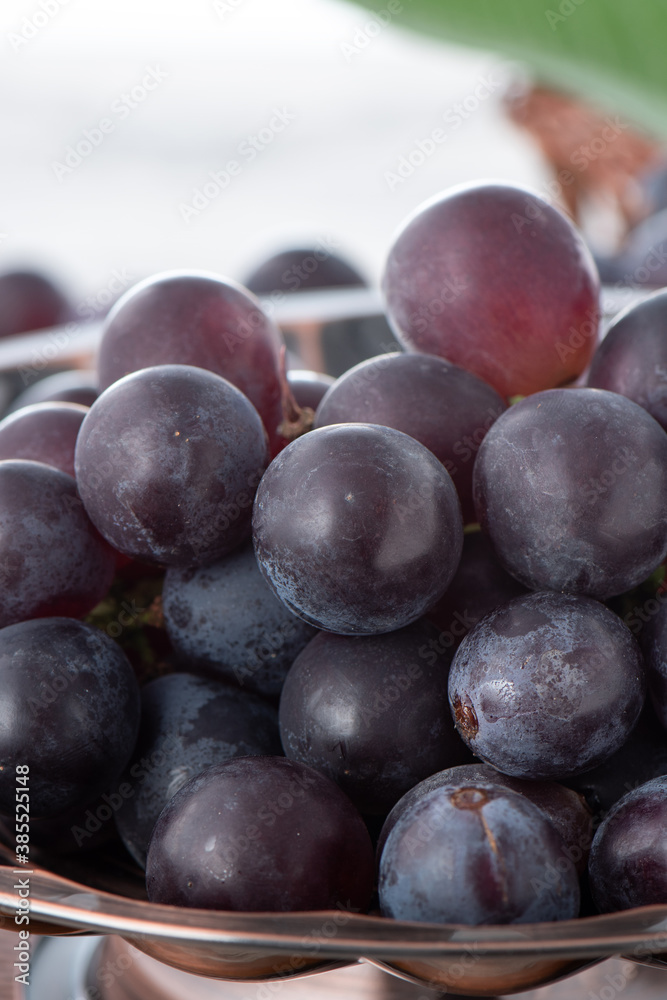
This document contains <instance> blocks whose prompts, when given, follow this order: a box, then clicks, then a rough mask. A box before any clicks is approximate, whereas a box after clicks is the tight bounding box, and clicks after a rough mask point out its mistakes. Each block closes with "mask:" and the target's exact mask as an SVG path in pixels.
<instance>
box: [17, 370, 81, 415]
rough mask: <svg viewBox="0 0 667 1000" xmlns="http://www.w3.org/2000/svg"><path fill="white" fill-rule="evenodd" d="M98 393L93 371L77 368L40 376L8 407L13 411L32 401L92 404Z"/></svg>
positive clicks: (28, 404)
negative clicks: (44, 376)
mask: <svg viewBox="0 0 667 1000" xmlns="http://www.w3.org/2000/svg"><path fill="white" fill-rule="evenodd" d="M98 395H99V392H98V389H97V375H96V374H95V372H91V371H79V370H78V369H73V370H72V371H67V372H56V373H55V375H47V376H46V378H40V379H39V381H37V382H35V383H34V384H33V385H30V386H28V388H27V389H24V390H23V392H22V393H21V394H20V395H19V396H17V397H16V399H15V400H14V401H13V403H12V405H11V406H10V407H9V412H10V413H13V412H14V411H15V410H20V409H21V407H22V406H32V405H33V404H34V403H78V404H79V406H92V405H93V403H94V402H95V400H96V399H97V397H98Z"/></svg>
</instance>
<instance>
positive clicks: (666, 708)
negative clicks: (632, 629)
mask: <svg viewBox="0 0 667 1000" xmlns="http://www.w3.org/2000/svg"><path fill="white" fill-rule="evenodd" d="M641 644H642V649H643V650H644V657H645V661H646V677H647V680H648V690H649V695H650V698H651V703H652V705H653V708H654V710H655V714H656V715H657V717H658V719H659V721H660V723H661V724H662V726H663V727H664V728H665V729H667V605H666V604H660V605H659V607H658V608H657V610H656V611H655V612H654V614H653V617H652V618H651V619H650V621H649V622H648V623H647V624H646V626H645V628H644V629H643V630H642V634H641Z"/></svg>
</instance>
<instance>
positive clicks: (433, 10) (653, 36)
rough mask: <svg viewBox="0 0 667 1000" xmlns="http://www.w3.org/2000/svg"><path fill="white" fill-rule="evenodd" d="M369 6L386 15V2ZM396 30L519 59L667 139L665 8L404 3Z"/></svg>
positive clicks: (571, 0) (649, 3)
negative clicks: (410, 31)
mask: <svg viewBox="0 0 667 1000" xmlns="http://www.w3.org/2000/svg"><path fill="white" fill-rule="evenodd" d="M365 6H367V7H369V8H372V9H373V10H375V11H378V12H379V11H384V12H385V17H384V18H383V20H386V19H387V15H386V12H387V11H388V10H391V8H388V7H387V0H367V2H366V4H365ZM393 7H394V10H395V11H396V12H395V13H394V14H393V15H392V17H391V23H392V25H394V26H395V27H400V26H405V27H409V28H414V29H417V30H419V31H421V32H422V33H424V34H427V35H430V36H434V35H435V36H437V37H440V38H443V39H446V40H448V41H451V42H463V43H464V44H468V45H474V46H476V47H481V48H487V49H492V50H494V51H496V52H499V53H501V54H502V55H505V56H509V57H511V58H515V59H519V60H521V61H522V62H524V63H525V64H527V65H528V67H530V68H531V69H532V70H533V71H534V72H535V74H536V76H537V77H538V78H539V79H540V80H541V81H542V82H545V83H550V84H552V85H554V86H556V87H558V88H559V89H561V90H566V91H569V92H571V93H578V94H579V95H580V96H582V97H585V98H586V99H588V100H589V101H591V100H592V101H594V102H596V103H598V104H600V105H601V106H603V107H606V108H608V109H612V110H613V111H614V112H615V113H618V114H620V115H625V116H627V117H628V118H629V119H630V120H631V121H633V122H636V123H637V124H640V125H644V126H645V127H646V128H647V129H648V130H650V131H653V132H655V133H656V134H657V135H659V136H667V53H666V51H665V50H666V48H667V0H634V2H633V0H544V2H542V0H401V2H400V8H399V7H398V6H397V5H396V4H394V5H393Z"/></svg>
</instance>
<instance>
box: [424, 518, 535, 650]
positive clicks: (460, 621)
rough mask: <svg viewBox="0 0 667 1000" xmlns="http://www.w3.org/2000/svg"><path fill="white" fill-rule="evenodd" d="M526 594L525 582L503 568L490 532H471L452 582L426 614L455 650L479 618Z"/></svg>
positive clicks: (442, 640) (443, 638)
mask: <svg viewBox="0 0 667 1000" xmlns="http://www.w3.org/2000/svg"><path fill="white" fill-rule="evenodd" d="M525 593H527V590H526V588H525V587H524V586H523V584H521V583H519V581H518V580H515V578H514V577H513V576H510V574H509V573H508V572H507V570H505V569H504V568H503V566H502V564H501V562H500V560H499V559H498V556H497V555H496V552H495V549H494V548H493V544H492V542H491V539H490V538H489V537H488V535H484V534H482V532H481V531H470V532H468V533H467V534H466V535H464V538H463V553H462V554H461V562H460V563H459V567H458V569H457V571H456V573H455V574H454V577H453V579H452V582H451V583H450V585H449V587H448V588H447V590H446V591H445V593H444V594H443V596H442V597H441V598H440V600H439V601H438V603H437V604H435V605H434V606H433V607H432V608H431V609H430V610H429V611H428V612H427V614H426V617H427V618H428V620H429V621H430V622H433V624H434V625H435V626H436V627H437V628H438V629H440V643H441V645H442V646H443V647H444V648H446V649H451V650H452V652H453V651H454V650H455V649H456V648H457V646H459V645H460V643H461V640H462V639H463V636H464V635H467V634H468V632H469V631H470V629H471V628H472V627H473V625H476V624H477V622H478V621H479V620H480V618H483V617H484V615H488V613H489V612H490V611H495V609H496V608H497V607H498V605H499V604H505V603H507V601H511V600H512V598H513V597H520V596H521V594H525Z"/></svg>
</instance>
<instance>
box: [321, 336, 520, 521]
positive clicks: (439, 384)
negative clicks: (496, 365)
mask: <svg viewBox="0 0 667 1000" xmlns="http://www.w3.org/2000/svg"><path fill="white" fill-rule="evenodd" d="M506 408H507V407H506V404H505V402H504V401H503V399H502V398H501V397H500V396H499V395H498V393H497V392H496V391H495V389H492V388H491V386H490V385H487V384H486V383H485V382H482V380H481V379H479V378H477V377H476V376H475V375H472V374H471V373H470V372H468V371H465V370H464V369H463V368H458V367H457V366H456V365H451V364H449V363H448V362H447V361H445V360H444V359H443V358H436V357H435V356H433V355H427V354H384V355H381V356H380V357H377V358H371V359H370V360H369V361H362V362H361V364H358V365H355V367H354V368H351V369H350V370H349V371H348V372H346V373H345V374H344V375H342V376H341V377H340V378H339V379H338V380H337V381H336V383H335V384H334V385H333V386H332V387H331V389H329V391H328V392H327V394H326V396H325V398H324V399H323V400H322V402H321V403H320V405H319V407H318V408H317V412H316V414H315V424H314V426H315V427H326V426H327V425H328V424H340V423H371V424H382V425H384V426H387V427H394V428H395V429H396V430H398V431H403V433H404V434H409V435H410V436H411V437H413V438H416V439H417V441H421V443H422V444H423V445H426V447H427V448H428V449H429V450H430V451H432V452H433V454H434V455H435V456H436V458H438V459H440V461H441V462H442V464H443V465H444V467H445V468H446V469H447V472H448V473H449V474H450V476H451V477H452V479H453V480H454V485H455V486H456V489H457V491H458V494H459V500H460V501H461V509H462V512H463V520H464V522H465V521H474V520H476V518H475V508H474V506H473V502H472V470H473V464H474V460H475V455H476V454H477V450H478V448H479V446H480V444H481V442H482V441H483V439H484V435H485V434H486V432H487V430H488V429H489V427H490V426H491V425H492V424H493V423H494V421H495V420H496V419H497V418H498V417H499V416H500V414H501V413H502V412H503V411H504V410H505V409H506Z"/></svg>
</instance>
